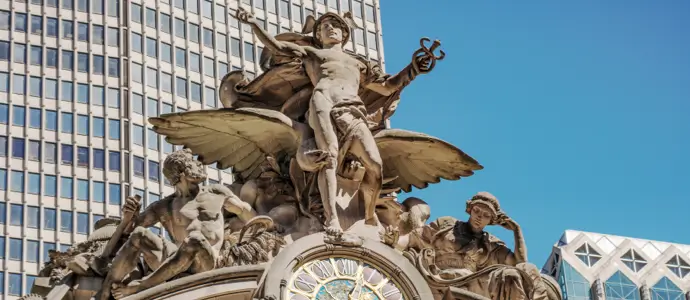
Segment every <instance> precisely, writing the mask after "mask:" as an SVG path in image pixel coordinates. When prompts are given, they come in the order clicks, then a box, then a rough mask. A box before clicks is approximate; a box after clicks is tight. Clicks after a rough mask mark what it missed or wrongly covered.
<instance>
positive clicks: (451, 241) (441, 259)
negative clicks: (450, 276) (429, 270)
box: [433, 223, 495, 272]
mask: <svg viewBox="0 0 690 300" xmlns="http://www.w3.org/2000/svg"><path fill="white" fill-rule="evenodd" d="M460 224H462V223H460ZM460 226H461V225H460ZM482 243H483V240H482V239H480V238H469V237H466V236H463V235H462V230H458V226H456V227H455V228H454V229H453V230H448V231H447V232H445V233H443V234H442V236H439V237H438V238H436V239H435V240H434V242H433V246H434V248H435V249H436V259H435V261H436V265H437V266H438V267H439V268H441V269H451V268H452V269H468V270H470V271H473V272H476V271H478V270H481V269H483V268H485V267H486V266H487V265H488V264H490V263H491V262H490V260H491V252H492V250H493V249H494V248H495V245H493V244H492V243H489V244H488V248H487V247H486V246H487V245H482Z"/></svg>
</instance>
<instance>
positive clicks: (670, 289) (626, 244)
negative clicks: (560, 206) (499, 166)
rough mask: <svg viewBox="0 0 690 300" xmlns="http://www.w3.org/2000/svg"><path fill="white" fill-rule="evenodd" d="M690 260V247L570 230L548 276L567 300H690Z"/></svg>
mask: <svg viewBox="0 0 690 300" xmlns="http://www.w3.org/2000/svg"><path fill="white" fill-rule="evenodd" d="M689 262H690V245H681V244H671V243H666V242H659V241H650V240H643V239H636V238H629V237H621V236H614V235H607V234H600V233H592V232H581V231H574V230H567V231H566V232H565V233H564V234H563V236H562V237H561V239H560V240H559V241H558V243H557V244H556V245H554V247H553V250H552V252H551V255H550V256H549V258H548V260H547V262H546V264H545V265H544V268H543V269H542V272H544V273H546V274H549V275H551V276H553V277H554V278H556V280H557V281H558V283H559V285H560V286H561V291H562V292H563V299H564V300H590V299H591V300H599V299H606V300H687V299H690V281H689V280H690V263H689ZM647 296H648V298H647ZM602 297H603V298H602Z"/></svg>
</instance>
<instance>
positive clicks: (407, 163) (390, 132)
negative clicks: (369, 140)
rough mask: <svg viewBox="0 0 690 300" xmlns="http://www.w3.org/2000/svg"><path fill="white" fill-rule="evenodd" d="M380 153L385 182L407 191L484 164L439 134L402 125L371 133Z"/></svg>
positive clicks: (454, 177)
mask: <svg viewBox="0 0 690 300" xmlns="http://www.w3.org/2000/svg"><path fill="white" fill-rule="evenodd" d="M374 138H375V139H376V144H377V145H378V147H379V151H380V153H381V159H382V162H383V174H384V178H395V179H394V180H392V181H391V182H390V183H388V184H387V186H390V187H399V188H401V189H402V190H403V191H405V192H410V191H411V190H412V187H413V186H414V187H416V188H418V189H423V188H426V187H427V186H428V185H429V184H430V183H438V182H440V181H441V179H446V180H458V179H460V178H462V177H468V176H471V175H473V174H474V171H477V170H481V169H483V167H482V166H481V165H480V164H479V163H478V162H477V161H476V160H475V159H474V158H472V157H470V156H469V155H467V154H465V153H464V152H462V150H460V149H458V148H457V147H455V146H453V145H451V144H449V143H447V142H444V141H442V140H440V139H438V138H435V137H432V136H429V135H426V134H423V133H417V132H411V131H406V130H401V129H384V130H382V131H380V132H378V133H377V134H376V136H375V137H374Z"/></svg>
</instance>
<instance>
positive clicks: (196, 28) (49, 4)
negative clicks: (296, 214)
mask: <svg viewBox="0 0 690 300" xmlns="http://www.w3.org/2000/svg"><path fill="white" fill-rule="evenodd" d="M378 2H379V1H378V0H241V1H239V0H159V1H143V0H132V1H118V0H0V224H1V225H2V226H1V227H0V228H2V229H1V231H0V235H1V236H0V264H2V270H0V299H16V298H17V297H18V296H21V295H23V294H26V293H28V292H29V291H30V287H31V286H32V284H33V281H34V279H35V276H36V274H38V271H39V269H40V268H41V266H42V265H43V264H44V263H45V262H46V261H47V259H48V251H49V250H52V249H58V250H60V249H62V250H65V249H67V248H68V247H70V245H72V244H74V243H77V242H80V241H84V240H85V239H86V237H87V235H88V234H89V232H90V231H91V230H93V224H94V223H95V222H96V221H97V220H99V219H101V218H104V217H118V216H119V214H120V208H121V205H122V203H123V202H124V199H125V197H127V196H129V195H135V194H138V195H141V196H142V198H143V199H144V205H149V204H150V203H153V202H155V201H157V200H158V199H160V197H161V196H164V195H166V194H169V193H171V192H172V191H173V189H172V187H170V186H169V185H168V184H167V183H166V182H165V180H164V179H163V176H162V173H161V171H162V170H161V165H160V163H161V162H162V161H163V159H164V158H165V156H166V154H167V153H170V152H171V151H173V150H174V148H173V146H171V145H170V144H167V143H166V142H165V141H164V140H163V139H162V138H161V137H159V136H158V135H157V134H156V133H154V132H153V131H152V129H151V126H150V125H149V124H147V122H146V119H147V118H148V117H152V116H157V115H159V114H165V113H171V112H180V111H186V110H199V109H206V108H215V107H218V106H219V105H220V104H219V103H220V102H219V101H218V99H217V89H218V87H219V84H220V79H221V78H222V77H223V76H224V75H225V74H226V73H228V72H229V71H231V70H238V69H243V70H245V71H246V73H247V74H248V75H249V76H250V77H251V76H256V75H257V74H258V73H259V72H260V68H259V59H258V58H259V54H260V51H261V49H262V48H261V45H260V44H259V42H258V41H257V40H256V39H255V38H254V37H253V36H252V34H251V33H250V30H249V28H248V27H247V26H244V25H240V24H239V23H238V21H237V20H236V19H234V17H233V16H234V13H235V11H236V9H237V7H238V6H242V7H244V8H246V9H251V11H252V12H253V13H254V15H255V16H256V17H257V19H259V21H260V22H261V23H263V26H264V27H265V28H266V29H267V31H269V32H270V33H273V34H276V33H281V32H287V31H301V29H302V27H303V23H304V21H305V19H306V17H307V16H309V15H317V16H319V15H320V14H323V13H324V12H326V11H334V12H339V13H341V14H342V13H344V12H346V11H351V12H352V15H353V16H354V18H355V20H356V21H357V23H358V25H359V27H360V28H358V29H354V30H353V34H351V38H352V41H351V43H349V44H348V46H347V49H348V50H349V51H352V52H355V53H357V54H361V55H364V56H367V57H369V58H370V59H372V60H376V61H379V62H380V63H381V64H382V65H383V47H382V45H381V25H380V14H379V3H378ZM207 171H208V174H209V179H208V180H209V182H210V183H225V184H228V183H230V182H231V181H232V176H231V174H230V173H229V170H222V171H221V170H217V169H216V168H215V167H214V166H209V167H208V170H207ZM154 231H157V232H159V234H164V233H162V232H161V231H160V230H156V229H154Z"/></svg>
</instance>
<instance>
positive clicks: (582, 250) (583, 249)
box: [575, 243, 588, 254]
mask: <svg viewBox="0 0 690 300" xmlns="http://www.w3.org/2000/svg"><path fill="white" fill-rule="evenodd" d="M587 253H588V252H587V244H586V243H585V244H582V246H580V248H577V250H575V254H587Z"/></svg>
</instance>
